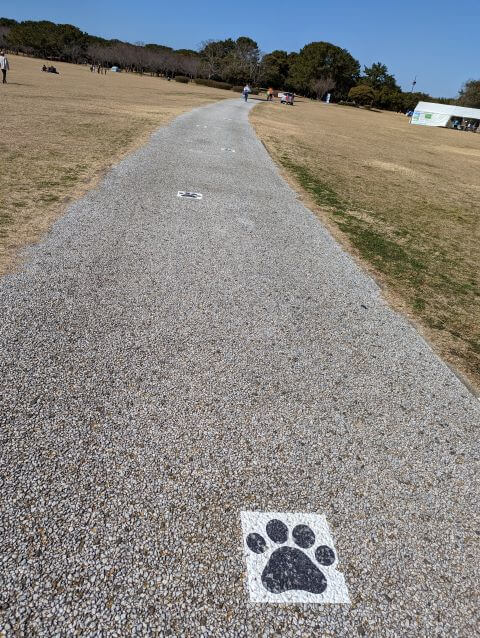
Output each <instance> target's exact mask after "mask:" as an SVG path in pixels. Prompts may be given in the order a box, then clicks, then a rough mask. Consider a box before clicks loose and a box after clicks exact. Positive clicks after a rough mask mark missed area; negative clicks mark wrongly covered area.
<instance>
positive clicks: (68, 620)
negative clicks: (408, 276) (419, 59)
mask: <svg viewBox="0 0 480 638" xmlns="http://www.w3.org/2000/svg"><path fill="white" fill-rule="evenodd" d="M248 109H249V105H245V104H244V103H242V102H241V100H238V101H229V102H223V103H220V104H216V105H214V106H210V107H207V108H203V109H199V110H196V111H193V112H192V113H190V114H187V115H184V116H182V117H180V118H179V119H177V120H176V121H175V122H174V123H173V124H171V125H170V126H169V127H167V128H164V129H161V130H160V131H159V132H158V133H156V134H155V135H154V136H153V138H152V140H151V142H150V143H149V144H148V145H147V146H145V147H143V148H142V149H141V150H140V151H138V152H137V153H135V154H134V155H132V156H130V157H129V158H127V159H126V160H125V161H123V162H122V163H121V164H119V165H118V166H117V167H115V168H114V169H113V170H112V171H111V172H110V173H109V174H108V175H107V177H106V178H105V179H104V181H103V182H102V183H101V185H100V186H99V187H98V188H96V189H95V190H93V191H91V192H90V193H89V194H88V195H87V196H86V197H84V198H83V199H82V200H81V201H79V202H77V203H76V204H74V205H73V206H72V207H71V209H70V210H69V212H68V214H67V215H66V216H65V217H64V218H62V219H61V220H60V221H59V222H58V223H57V224H56V225H55V227H54V229H53V230H52V232H51V233H50V234H49V236H48V237H47V238H46V240H45V241H44V242H43V243H42V244H41V245H40V246H38V247H35V248H33V249H31V250H30V252H29V262H28V265H27V266H26V267H25V269H24V270H23V272H21V273H20V274H18V275H14V276H10V277H7V278H5V279H4V280H3V281H2V283H1V284H0V379H1V382H2V386H3V387H2V393H1V399H0V425H1V428H0V453H1V465H0V489H1V509H2V511H1V522H0V534H1V538H0V547H1V552H2V556H1V563H0V565H1V568H0V628H3V629H4V630H6V634H7V636H10V635H16V636H20V635H22V636H29V637H30V636H37V635H38V636H48V637H50V636H55V635H59V636H73V635H81V636H122V637H125V636H149V635H157V636H200V635H206V636H207V635H208V636H235V637H239V636H248V637H250V636H251V637H257V636H282V637H284V636H329V635H331V636H348V637H351V636H356V635H360V636H363V635H366V636H412V637H415V638H418V637H420V636H428V637H432V636H449V637H452V636H470V635H474V634H475V632H476V630H477V629H478V620H479V619H478V610H477V609H476V602H475V600H476V590H477V585H478V570H477V567H478V538H479V536H478V534H479V531H478V530H479V527H478V516H476V515H478V473H477V475H475V465H474V463H475V462H477V460H478V447H477V446H476V438H478V424H479V422H480V408H479V403H478V401H477V400H476V399H475V398H474V397H473V396H471V395H470V394H469V392H468V391H467V390H466V388H465V387H464V386H463V385H462V384H461V383H460V382H459V381H458V380H457V378H456V377H455V376H454V375H453V374H452V373H451V372H450V371H449V369H448V368H447V367H446V366H445V365H444V364H443V363H442V362H441V361H440V360H439V359H438V358H437V357H436V356H435V355H434V354H433V352H432V350H431V349H430V348H429V346H428V345H426V344H425V342H424V341H423V340H422V339H421V338H420V337H419V336H418V334H417V333H416V332H415V331H414V330H413V329H412V327H411V326H410V325H409V324H408V323H407V322H406V321H405V320H404V319H402V318H401V317H400V316H398V315H396V314H395V313H393V312H392V311H391V310H390V309H389V308H388V307H387V305H386V304H385V302H384V301H383V300H382V298H381V295H380V292H379V289H378V287H377V286H376V284H375V283H374V282H373V281H372V280H371V279H369V278H368V277H367V276H366V275H365V274H364V273H362V272H361V271H360V270H359V268H358V267H357V266H356V265H355V264H354V262H353V261H352V259H351V258H350V257H349V256H348V255H346V254H345V253H344V252H342V250H341V249H340V248H339V246H338V245H336V244H335V242H334V241H333V240H332V239H331V238H330V236H329V235H328V233H327V232H326V231H325V229H324V228H323V227H322V225H321V224H320V222H319V221H318V220H317V219H316V218H315V217H314V216H313V215H312V214H311V213H310V212H309V211H308V210H306V209H305V208H304V207H303V205H302V204H301V203H299V201H298V200H297V199H296V197H295V194H294V193H293V192H292V191H291V190H290V189H289V187H288V186H287V185H286V184H285V183H284V182H283V181H282V179H281V178H280V177H279V175H278V172H277V170H276V168H275V166H274V165H273V163H272V161H271V160H270V158H269V157H268V155H267V153H266V152H265V150H264V148H263V146H262V144H261V143H260V142H259V141H258V140H257V139H256V137H255V135H254V133H253V131H252V129H251V128H250V126H249V124H248V120H247V114H248ZM222 148H224V149H233V150H234V151H235V152H232V150H222ZM178 190H188V191H198V192H200V193H202V194H203V199H202V200H192V199H187V200H185V199H181V198H179V197H177V191H178ZM245 511H262V512H277V513H283V512H300V513H308V512H310V513H319V514H324V515H325V517H326V521H327V522H328V525H329V529H330V533H331V535H332V538H333V542H334V543H335V552H336V553H337V559H338V563H337V567H338V570H339V572H341V573H342V574H343V575H344V577H345V581H346V584H347V587H348V592H349V596H350V599H351V604H306V605H304V604H284V605H277V604H275V603H256V604H253V603H251V602H249V590H248V587H247V581H246V562H245V557H244V552H245V555H248V556H250V555H249V554H248V552H249V551H250V550H249V549H248V548H247V545H245V544H244V539H243V537H242V527H241V518H240V514H241V512H245ZM267 518H268V515H267ZM265 520H266V519H265ZM292 520H293V519H292ZM312 525H313V523H312ZM287 527H288V525H287ZM265 529H266V528H262V529H259V530H258V532H259V536H262V537H264V539H266V534H265ZM272 529H273V528H272ZM272 529H271V530H270V536H269V537H270V538H276V539H277V540H276V541H275V542H278V543H279V546H280V545H281V543H282V542H283V541H282V540H281V535H282V533H283V532H282V528H281V525H280V527H279V526H278V525H277V528H276V531H275V530H273V531H272ZM291 531H292V530H290V531H289V532H288V533H289V534H290V532H291ZM307 536H308V533H307ZM255 538H256V537H255V536H252V537H251V539H253V541H255V542H257V541H258V539H256V540H255ZM289 538H290V539H292V538H293V536H289ZM303 538H304V539H305V538H306V537H305V536H304V537H303ZM251 539H250V540H249V543H250V544H251V545H252V546H254V544H252V543H253V541H252V542H250V541H251ZM307 540H308V539H307ZM272 542H273V541H272ZM289 542H290V544H292V541H291V540H290V541H289ZM302 542H303V541H302ZM306 542H307V541H305V543H306ZM258 543H260V545H261V541H258ZM298 544H299V546H300V547H303V546H306V545H301V544H300V541H299V543H297V545H298ZM260 545H258V544H257V546H255V547H254V550H255V551H256V548H258V547H260ZM260 550H261V547H260ZM260 550H259V551H260ZM296 551H299V550H296ZM312 551H313V548H312ZM322 551H324V550H322ZM325 551H327V550H325ZM253 553H254V552H253ZM253 553H252V554H251V556H253ZM318 556H319V555H318V554H317V557H318ZM325 556H327V555H326V554H325V552H324V553H323V554H322V557H323V558H322V560H323V559H325ZM327 558H328V556H327ZM318 560H320V559H318ZM327 562H328V561H327ZM320 564H322V563H321V562H320ZM323 564H324V565H325V564H326V562H324V563H323ZM329 569H332V568H328V567H327V568H325V569H324V572H325V573H330V572H328V570H329ZM322 582H323V581H321V578H320V577H319V578H318V579H317V584H318V587H319V588H320V589H321V586H323V585H322ZM265 587H266V585H265ZM265 591H266V590H265ZM327 591H329V590H327ZM268 595H269V596H273V597H274V598H275V595H274V594H272V593H269V594H268ZM315 595H316V594H315ZM477 602H478V599H477ZM14 630H15V631H16V632H17V633H13V632H14ZM75 632H77V633H75Z"/></svg>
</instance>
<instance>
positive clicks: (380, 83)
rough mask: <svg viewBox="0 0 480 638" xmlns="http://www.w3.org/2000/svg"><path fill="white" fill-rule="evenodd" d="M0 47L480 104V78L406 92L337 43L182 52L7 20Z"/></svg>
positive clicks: (217, 44)
mask: <svg viewBox="0 0 480 638" xmlns="http://www.w3.org/2000/svg"><path fill="white" fill-rule="evenodd" d="M0 46H2V47H4V48H7V49H8V50H9V51H12V52H15V53H23V54H26V55H30V56H34V57H40V58H44V59H52V60H63V61H65V62H73V63H77V64H79V63H88V64H94V65H98V66H103V67H111V66H118V67H120V68H122V69H124V70H126V71H132V72H136V73H149V74H152V75H157V76H160V75H162V76H167V77H175V76H179V75H181V76H186V77H188V78H192V79H195V78H203V79H205V80H211V81H215V82H225V83H229V84H231V85H242V84H244V83H246V82H249V83H251V84H253V85H254V86H263V87H267V86H271V87H273V88H274V89H283V90H291V91H294V92H296V93H299V94H301V95H305V96H306V97H311V98H316V99H322V98H324V96H325V95H326V94H327V93H330V94H331V95H332V99H333V100H335V101H340V100H347V101H354V102H355V103H358V104H369V105H371V106H376V107H378V108H382V109H388V110H396V111H404V110H409V109H413V108H414V107H415V105H416V103H417V102H418V101H419V100H434V101H442V102H446V103H455V102H458V103H460V104H462V105H464V106H473V107H480V80H479V81H474V80H471V81H469V82H467V83H466V84H465V85H464V86H463V87H462V89H461V91H460V95H459V98H458V100H455V99H452V98H432V97H431V96H430V95H428V94H427V93H418V92H417V93H413V92H404V91H402V89H401V88H400V87H399V86H398V84H397V82H396V80H395V77H394V76H393V75H391V74H390V73H389V72H388V68H387V67H386V66H385V65H384V64H382V63H381V62H376V63H374V64H372V65H371V66H370V67H368V66H364V67H363V71H362V70H361V67H360V63H359V62H358V60H356V59H355V58H354V57H353V56H352V55H351V54H350V53H349V52H348V51H347V50H346V49H343V48H341V47H338V46H336V45H334V44H331V43H330V42H311V43H310V44H307V45H306V46H304V47H303V48H302V49H301V50H300V51H298V52H290V53H288V52H287V51H282V50H276V51H272V52H271V53H266V54H264V53H262V52H261V51H260V49H259V47H258V44H257V43H256V42H255V41H254V40H252V39H251V38H249V37H246V36H242V37H239V38H237V39H236V40H233V39H231V38H227V39H225V40H208V41H205V42H203V43H202V45H201V46H200V48H199V50H198V51H194V50H192V49H177V50H174V49H172V48H171V47H168V46H164V45H161V44H155V43H147V44H145V43H135V44H131V43H129V42H122V41H120V40H116V39H113V40H106V39H104V38H100V37H97V36H92V35H89V34H88V33H85V32H83V31H81V30H80V29H78V28H77V27H75V26H73V25H70V24H55V23H53V22H49V21H47V20H42V21H32V20H26V21H24V22H17V21H16V20H12V19H9V18H0Z"/></svg>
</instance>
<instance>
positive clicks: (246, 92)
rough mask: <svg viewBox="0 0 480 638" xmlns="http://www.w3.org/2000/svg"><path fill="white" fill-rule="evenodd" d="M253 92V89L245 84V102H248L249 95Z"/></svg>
mask: <svg viewBox="0 0 480 638" xmlns="http://www.w3.org/2000/svg"><path fill="white" fill-rule="evenodd" d="M251 92H252V89H251V88H250V87H249V86H248V84H245V86H244V87H243V98H244V100H245V102H246V101H247V100H248V94H249V93H251Z"/></svg>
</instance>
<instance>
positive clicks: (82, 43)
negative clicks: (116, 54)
mask: <svg viewBox="0 0 480 638" xmlns="http://www.w3.org/2000/svg"><path fill="white" fill-rule="evenodd" d="M7 41H8V45H9V46H11V47H12V48H14V49H18V50H21V51H25V52H26V53H34V54H36V55H40V56H42V57H44V58H65V59H69V55H68V54H67V55H65V50H66V49H69V48H71V47H73V46H74V45H76V47H77V49H78V48H80V49H81V50H82V51H86V48H87V46H88V42H89V37H88V35H87V34H86V33H83V32H82V31H80V29H78V28H77V27H74V26H73V25H71V24H54V23H53V22H49V21H47V20H42V21H41V22H33V21H31V20H27V21H25V22H20V23H19V24H16V25H15V26H13V27H12V28H11V29H10V32H9V33H8V36H7Z"/></svg>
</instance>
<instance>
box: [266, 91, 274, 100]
mask: <svg viewBox="0 0 480 638" xmlns="http://www.w3.org/2000/svg"><path fill="white" fill-rule="evenodd" d="M267 102H273V89H272V88H269V89H268V91H267Z"/></svg>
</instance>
